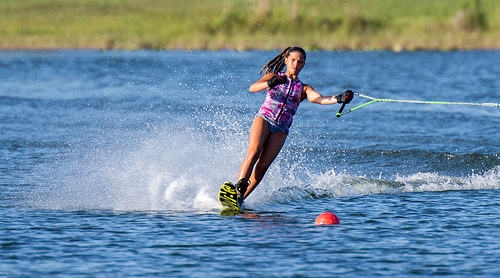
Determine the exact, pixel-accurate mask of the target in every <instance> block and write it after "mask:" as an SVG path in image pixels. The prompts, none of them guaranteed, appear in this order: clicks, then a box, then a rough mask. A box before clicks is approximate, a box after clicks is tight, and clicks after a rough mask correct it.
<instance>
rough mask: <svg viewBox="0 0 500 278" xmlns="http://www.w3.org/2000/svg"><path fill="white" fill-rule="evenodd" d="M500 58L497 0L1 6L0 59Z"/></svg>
mask: <svg viewBox="0 0 500 278" xmlns="http://www.w3.org/2000/svg"><path fill="white" fill-rule="evenodd" d="M288 45H301V46H303V47H305V48H307V49H327V50H334V49H363V50H381V49H390V50H395V51H399V50H404V49H407V50H415V49H437V50H453V49H500V1H498V0H418V1H416V0H2V1H0V48H1V49H71V48H92V49H186V50H192V49H212V50H216V49H236V50H246V49H279V48H283V47H285V46H288Z"/></svg>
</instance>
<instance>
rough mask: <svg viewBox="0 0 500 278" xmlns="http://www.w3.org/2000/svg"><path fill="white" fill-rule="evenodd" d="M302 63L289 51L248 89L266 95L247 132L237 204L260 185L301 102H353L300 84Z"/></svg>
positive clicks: (298, 52)
mask: <svg viewBox="0 0 500 278" xmlns="http://www.w3.org/2000/svg"><path fill="white" fill-rule="evenodd" d="M305 62H306V52H305V51H304V49H302V48H300V47H297V46H295V47H288V48H286V49H284V50H283V51H282V52H281V53H280V54H279V55H278V56H276V57H275V58H274V59H272V60H270V61H269V62H268V63H267V64H266V65H264V67H263V68H262V70H261V71H260V73H262V72H263V71H265V74H264V76H262V78H261V79H260V80H258V81H257V82H255V83H253V84H252V85H251V86H250V92H253V93H256V92H260V91H262V90H266V89H267V94H266V98H265V100H264V103H263V104H262V106H261V108H260V110H259V112H258V114H257V116H256V117H255V119H254V121H253V124H252V127H251V128H250V136H249V142H248V151H247V154H246V156H245V158H244V160H243V162H242V163H241V166H240V170H239V173H238V178H237V181H238V182H237V183H236V189H237V194H238V201H239V203H240V204H241V203H242V202H243V200H244V199H245V198H246V197H248V195H249V194H250V193H252V191H253V190H254V189H255V187H257V185H259V183H260V182H261V180H262V178H263V177H264V174H265V173H266V171H267V169H268V168H269V166H270V165H271V163H272V162H273V161H274V159H275V158H276V156H277V155H278V153H279V152H280V150H281V148H282V147H283V144H284V143H285V140H286V137H287V135H288V129H289V128H290V126H291V125H292V121H293V115H294V114H295V112H296V111H297V108H298V106H299V104H300V103H301V102H302V101H303V100H304V99H307V100H308V101H310V102H312V103H317V104H334V103H349V102H350V101H351V100H352V98H353V92H352V91H350V90H347V91H345V92H344V93H342V94H340V95H338V96H322V95H321V94H320V93H318V92H316V91H315V90H314V89H313V88H312V87H311V86H309V85H307V84H304V83H302V81H300V79H299V78H298V75H299V73H300V71H301V70H302V68H303V67H304V65H305ZM285 66H286V71H285V72H283V69H284V67H285Z"/></svg>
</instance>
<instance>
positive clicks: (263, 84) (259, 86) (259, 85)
mask: <svg viewBox="0 0 500 278" xmlns="http://www.w3.org/2000/svg"><path fill="white" fill-rule="evenodd" d="M277 75H278V74H276V73H267V74H265V75H264V76H262V78H261V79H259V81H257V82H255V83H253V84H252V85H250V92H252V93H257V92H260V91H262V90H265V89H269V85H268V84H267V81H269V80H271V78H273V77H274V76H277Z"/></svg>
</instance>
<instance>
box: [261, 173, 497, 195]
mask: <svg viewBox="0 0 500 278" xmlns="http://www.w3.org/2000/svg"><path fill="white" fill-rule="evenodd" d="M491 189H495V190H497V189H500V166H496V167H494V168H493V169H491V170H489V171H486V172H485V173H483V174H472V175H470V176H467V177H453V176H446V175H441V174H438V173H416V174H412V175H408V176H398V177H396V178H395V179H391V180H389V179H383V178H382V177H379V178H367V177H362V176H351V175H348V174H346V173H336V172H335V171H330V172H327V173H324V174H320V175H316V176H313V177H311V181H310V184H303V185H302V186H284V187H281V188H279V189H277V190H275V191H274V192H272V197H271V198H272V199H274V200H277V201H279V202H290V201H294V200H299V199H319V198H332V197H333V198H342V197H350V196H361V195H371V194H398V193H407V192H426V191H454V190H491Z"/></svg>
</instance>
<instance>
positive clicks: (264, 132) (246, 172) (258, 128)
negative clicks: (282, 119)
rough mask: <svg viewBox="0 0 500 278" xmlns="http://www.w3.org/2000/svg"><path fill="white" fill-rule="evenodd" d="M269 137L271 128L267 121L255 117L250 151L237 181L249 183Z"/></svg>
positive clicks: (250, 136)
mask: <svg viewBox="0 0 500 278" xmlns="http://www.w3.org/2000/svg"><path fill="white" fill-rule="evenodd" d="M268 136H269V126H268V125H267V122H266V120H264V119H263V118H261V117H255V119H254V120H253V124H252V127H251V128H250V135H249V140H248V151H247V154H246V156H245V159H244V160H243V162H242V163H241V166H240V171H239V173H238V179H237V181H240V180H243V181H248V180H249V179H250V175H251V174H252V170H253V168H254V165H255V163H256V162H257V160H258V159H259V156H260V153H261V152H262V149H263V147H264V144H265V143H266V139H267V137H268Z"/></svg>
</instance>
